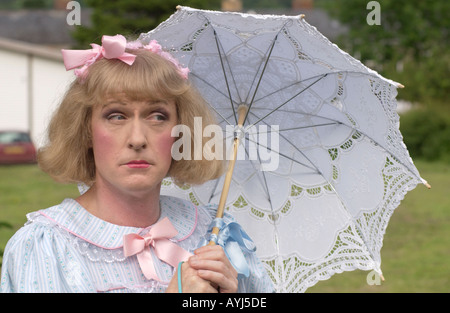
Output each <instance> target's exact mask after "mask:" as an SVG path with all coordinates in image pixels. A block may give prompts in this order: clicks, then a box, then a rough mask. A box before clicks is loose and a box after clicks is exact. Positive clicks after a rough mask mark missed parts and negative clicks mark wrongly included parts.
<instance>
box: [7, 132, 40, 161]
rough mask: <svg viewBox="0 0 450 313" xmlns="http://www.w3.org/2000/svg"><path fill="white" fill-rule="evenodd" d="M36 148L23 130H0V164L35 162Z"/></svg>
mask: <svg viewBox="0 0 450 313" xmlns="http://www.w3.org/2000/svg"><path fill="white" fill-rule="evenodd" d="M35 162H36V149H35V147H34V145H33V142H32V141H31V138H30V135H29V134H28V133H27V132H23V131H0V164H19V163H35Z"/></svg>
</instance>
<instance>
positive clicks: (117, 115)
mask: <svg viewBox="0 0 450 313" xmlns="http://www.w3.org/2000/svg"><path fill="white" fill-rule="evenodd" d="M106 119H107V120H109V121H120V120H125V116H124V115H123V114H122V113H110V114H107V116H106Z"/></svg>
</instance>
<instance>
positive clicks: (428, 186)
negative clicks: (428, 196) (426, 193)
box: [423, 182, 431, 189]
mask: <svg viewBox="0 0 450 313" xmlns="http://www.w3.org/2000/svg"><path fill="white" fill-rule="evenodd" d="M423 184H424V185H425V187H427V188H428V189H431V185H430V184H429V183H427V182H425V183H423Z"/></svg>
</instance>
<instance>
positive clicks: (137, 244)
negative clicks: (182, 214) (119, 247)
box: [123, 217, 192, 281]
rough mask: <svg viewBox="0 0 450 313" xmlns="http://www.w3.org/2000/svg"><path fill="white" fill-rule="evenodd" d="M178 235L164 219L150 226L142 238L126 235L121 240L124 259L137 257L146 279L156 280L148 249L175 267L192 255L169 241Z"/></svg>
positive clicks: (166, 219) (168, 221)
mask: <svg viewBox="0 0 450 313" xmlns="http://www.w3.org/2000/svg"><path fill="white" fill-rule="evenodd" d="M177 234H178V231H177V230H176V229H175V228H174V227H173V225H172V223H171V222H170V220H169V219H168V218H167V217H166V218H164V219H162V220H161V221H160V222H158V223H156V224H155V225H153V226H152V228H151V230H150V232H149V233H148V234H146V235H144V236H139V235H137V234H128V235H125V236H124V238H123V251H124V254H125V256H126V257H129V256H131V255H135V254H136V255H137V259H138V262H139V265H140V267H141V269H142V272H143V273H144V275H145V277H146V278H147V279H155V280H158V281H159V279H158V276H157V275H156V271H155V267H154V265H153V259H152V254H151V250H150V247H151V248H153V251H154V253H155V254H156V256H157V257H158V258H159V259H160V260H162V261H164V262H166V263H168V264H170V265H172V266H173V267H176V266H177V265H178V263H179V262H181V261H186V260H187V259H188V258H189V257H190V256H191V255H192V254H191V253H189V252H187V251H186V250H184V249H183V248H181V247H180V246H178V245H177V244H176V243H174V242H172V241H170V240H169V238H172V237H174V236H176V235H177Z"/></svg>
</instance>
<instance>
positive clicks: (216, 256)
mask: <svg viewBox="0 0 450 313" xmlns="http://www.w3.org/2000/svg"><path fill="white" fill-rule="evenodd" d="M188 263H189V265H190V266H191V267H192V268H194V269H196V270H197V275H198V276H199V277H201V278H203V279H204V280H207V281H209V282H211V283H212V284H213V285H214V286H217V287H218V288H219V289H218V291H219V292H220V293H233V292H236V291H237V289H238V280H237V276H238V273H237V272H236V270H235V269H234V267H233V265H231V263H230V261H229V260H228V258H227V256H226V255H225V252H224V251H223V248H222V247H221V246H218V245H216V246H204V247H201V248H199V249H197V250H195V251H194V256H192V257H190V258H189V261H188Z"/></svg>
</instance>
